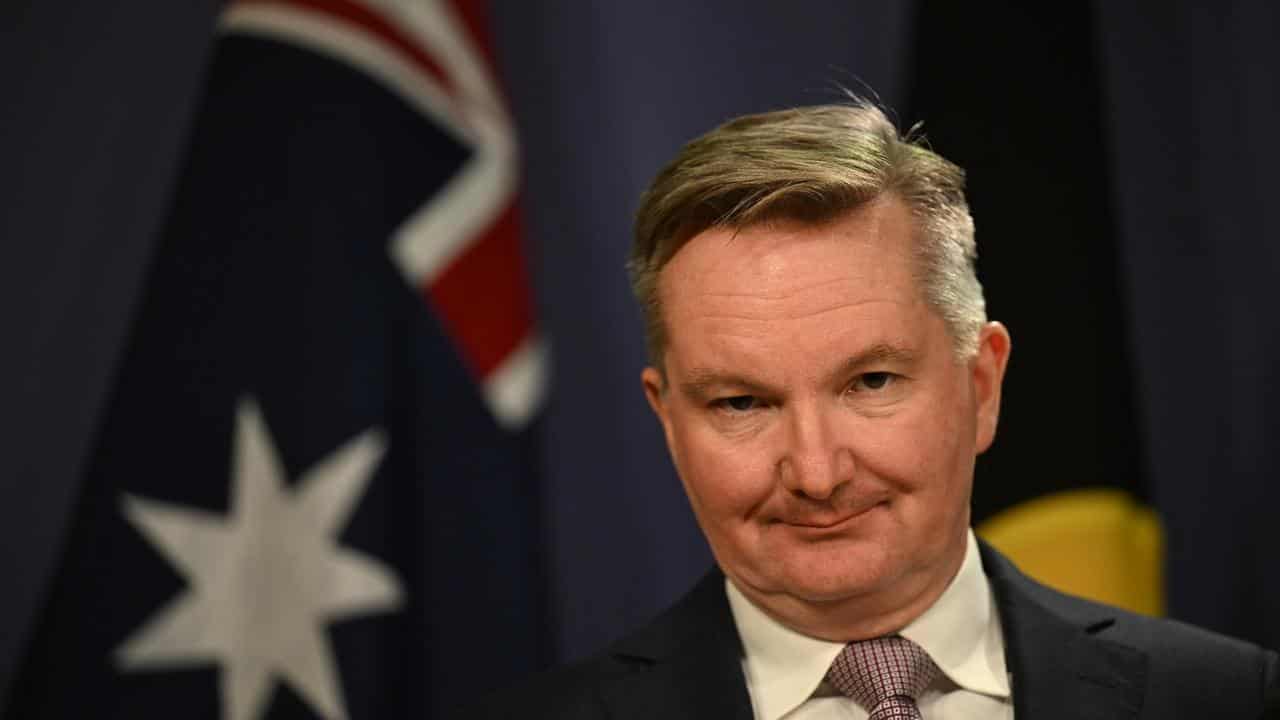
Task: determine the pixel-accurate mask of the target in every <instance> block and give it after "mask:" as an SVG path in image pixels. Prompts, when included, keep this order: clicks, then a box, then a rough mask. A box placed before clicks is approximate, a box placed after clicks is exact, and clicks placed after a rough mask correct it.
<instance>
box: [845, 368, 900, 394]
mask: <svg viewBox="0 0 1280 720" xmlns="http://www.w3.org/2000/svg"><path fill="white" fill-rule="evenodd" d="M897 380H898V376H897V375H895V374H893V373H891V372H869V373H863V374H861V375H859V376H858V379H857V380H855V381H854V383H853V391H854V392H861V391H866V390H870V391H872V392H877V391H880V390H884V389H885V388H887V387H889V386H890V385H892V384H893V383H894V382H896V381H897Z"/></svg>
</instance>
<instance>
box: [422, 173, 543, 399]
mask: <svg viewBox="0 0 1280 720" xmlns="http://www.w3.org/2000/svg"><path fill="white" fill-rule="evenodd" d="M522 235H523V221H522V219H521V217H520V211H519V207H518V204H517V203H516V202H515V200H514V198H513V199H512V202H511V203H510V204H509V205H508V206H507V207H506V209H505V210H503V212H502V214H501V215H499V216H498V218H497V219H496V220H495V221H494V222H493V224H491V225H490V226H489V227H488V228H486V229H485V231H484V232H483V233H481V234H480V235H479V236H478V237H476V239H475V241H474V242H472V243H471V244H469V245H468V246H467V248H466V250H464V251H463V252H462V254H461V255H459V256H458V257H457V258H455V259H454V261H453V262H452V263H451V264H450V265H449V266H448V267H447V268H446V269H445V271H444V272H443V273H441V274H440V275H439V276H438V277H437V279H436V282H435V284H434V285H432V286H431V287H429V288H426V294H427V297H428V298H429V299H430V301H431V303H432V305H434V306H435V308H436V311H437V313H439V315H440V316H441V318H442V320H443V321H444V324H445V326H446V329H447V330H448V331H449V334H450V335H451V336H452V337H453V339H454V341H455V342H456V343H458V344H459V345H460V346H461V347H462V351H463V357H465V358H466V360H467V362H468V364H469V365H470V366H471V369H472V371H473V372H475V374H476V377H477V378H482V379H483V378H486V377H488V375H489V373H491V372H493V370H494V369H495V368H497V367H498V366H499V365H501V364H502V361H503V360H505V359H506V357H507V356H508V355H509V354H511V352H512V351H514V350H515V349H516V348H517V347H519V345H520V342H521V341H522V340H524V339H525V337H526V336H527V335H529V334H530V333H531V332H532V330H533V313H532V312H530V308H529V297H530V293H529V282H528V280H527V279H526V277H525V272H524V268H525V263H524V251H523V249H522V248H521V246H520V238H521V236H522Z"/></svg>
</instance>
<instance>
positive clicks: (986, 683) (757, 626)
mask: <svg viewBox="0 0 1280 720" xmlns="http://www.w3.org/2000/svg"><path fill="white" fill-rule="evenodd" d="M725 590H726V592H727V593H728V595H729V607H730V609H731V610H732V611H733V620H734V622H735V623H736V624H737V626H738V634H739V636H741V638H742V645H743V658H742V670H743V673H744V674H745V675H746V679H747V692H748V693H749V694H750V696H751V706H752V707H753V708H754V709H755V717H756V720H784V719H785V720H866V717H867V711H866V710H865V709H863V708H862V707H860V706H859V705H858V704H857V703H855V702H854V701H853V700H850V699H849V698H846V697H844V696H843V695H840V694H839V693H837V692H835V691H834V690H833V689H832V688H831V687H830V686H829V685H828V684H827V683H826V682H825V681H824V680H823V677H824V676H825V675H826V673H827V668H829V667H830V666H831V661H832V660H834V659H835V657H836V655H837V654H839V653H840V650H841V649H843V648H844V645H842V644H840V643H833V642H827V641H825V640H818V639H816V638H812V637H809V636H807V635H801V634H800V633H798V632H796V631H794V630H791V629H790V628H788V627H786V626H784V625H782V624H780V623H779V622H777V621H776V620H774V619H773V618H771V617H769V616H768V615H767V614H765V612H764V611H763V610H761V609H760V608H758V607H756V606H755V605H754V604H752V603H751V601H750V600H748V599H747V598H746V596H745V595H743V594H742V592H741V591H739V590H738V588H737V587H735V586H734V584H733V582H731V581H729V580H728V579H726V580H725ZM899 634H900V635H902V636H903V637H905V638H907V639H909V640H911V641H913V642H915V643H916V644H917V645H919V646H920V647H922V648H924V650H925V652H927V653H929V657H931V658H933V661H934V662H935V663H937V665H938V667H939V668H940V669H941V670H942V672H943V674H944V675H945V677H943V678H940V679H938V680H936V681H935V682H934V683H933V684H932V685H930V686H929V687H928V688H927V689H926V690H925V691H924V693H923V694H922V695H921V696H920V699H919V703H918V704H919V707H920V714H921V715H923V716H924V718H925V720H978V719H979V718H981V720H1010V719H1011V718H1012V717H1013V698H1012V696H1011V695H1010V692H1009V676H1008V673H1007V672H1006V670H1005V665H1004V635H1003V634H1002V633H1001V630H1000V618H999V617H998V616H997V613H996V606H995V600H994V598H993V597H992V595H991V587H990V585H988V583H987V576H986V574H985V573H984V572H983V570H982V558H981V557H979V555H978V543H977V540H976V539H975V538H974V536H973V531H972V530H970V531H969V540H968V547H967V549H966V550H965V556H964V562H963V563H962V564H961V566H960V571H959V572H958V573H956V576H955V577H954V578H953V579H952V580H951V584H950V585H948V586H947V589H946V590H945V591H943V593H942V595H941V596H940V597H939V598H938V601H937V602H935V603H934V604H933V605H932V606H931V607H930V608H929V609H928V610H926V611H925V612H924V614H922V615H921V616H920V617H918V618H916V619H915V620H913V621H912V622H911V624H910V625H907V626H906V627H905V628H903V629H902V630H901V631H900V633H899Z"/></svg>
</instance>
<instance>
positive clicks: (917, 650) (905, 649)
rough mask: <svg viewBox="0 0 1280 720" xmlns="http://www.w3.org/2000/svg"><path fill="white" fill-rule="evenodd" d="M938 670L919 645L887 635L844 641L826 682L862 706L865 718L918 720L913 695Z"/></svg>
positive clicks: (933, 677)
mask: <svg viewBox="0 0 1280 720" xmlns="http://www.w3.org/2000/svg"><path fill="white" fill-rule="evenodd" d="M941 674H942V671H941V670H939V669H938V666H937V665H935V664H934V662H933V660H932V659H931V658H930V657H929V654H928V653H926V652H925V651H924V650H923V649H921V647H920V646H919V645H916V644H915V643H913V642H911V641H910V640H908V639H906V638H904V637H902V636H900V635H889V636H886V637H879V638H874V639H871V640H863V641H861V642H855V643H849V644H848V645H845V647H844V650H841V651H840V654H839V655H837V656H836V659H835V660H834V661H833V662H832V663H831V669H830V670H827V682H829V683H831V685H832V687H834V688H835V689H836V690H839V691H840V692H841V693H843V694H844V695H847V696H848V697H850V698H853V700H854V701H855V702H857V703H858V704H859V705H861V706H862V707H864V708H866V710H867V712H868V713H870V715H869V716H868V720H898V719H900V718H901V719H904V720H921V717H920V709H919V708H917V707H916V698H918V697H919V696H920V693H921V692H923V691H924V689H925V688H926V687H928V686H929V683H931V682H933V681H934V679H935V678H937V677H938V676H939V675H941Z"/></svg>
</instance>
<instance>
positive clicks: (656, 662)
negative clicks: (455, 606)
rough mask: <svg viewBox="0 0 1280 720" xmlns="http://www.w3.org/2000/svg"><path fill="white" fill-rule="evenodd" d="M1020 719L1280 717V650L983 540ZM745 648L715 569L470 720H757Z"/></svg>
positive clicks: (468, 714)
mask: <svg viewBox="0 0 1280 720" xmlns="http://www.w3.org/2000/svg"><path fill="white" fill-rule="evenodd" d="M982 562H983V566H984V568H985V570H986V573H987V577H988V579H989V580H990V581H991V586H992V590H993V592H994V594H995V598H996V603H997V606H998V607H999V611H1000V621H1001V624H1002V628H1003V630H1004V642H1005V656H1006V663H1007V667H1008V669H1009V672H1010V675H1011V680H1012V686H1013V702H1014V716H1015V717H1016V718H1018V720H1103V719H1105V720H1121V719H1132V720H1138V719H1142V720H1167V719H1169V718H1195V719H1196V720H1210V719H1212V720H1219V719H1226V720H1234V719H1236V718H1240V719H1247V720H1258V719H1259V718H1266V719H1267V720H1271V718H1278V719H1280V657H1278V656H1277V655H1276V653H1274V652H1270V651H1266V650H1263V649H1261V648H1258V647H1257V646H1254V645H1251V644H1248V643H1245V642H1241V641H1239V640H1233V639H1231V638H1227V637H1224V636H1221V635H1216V634H1214V633H1210V632H1208V631H1205V630H1201V629H1198V628H1195V627H1191V626H1189V625H1185V624H1182V623H1178V622H1174V621H1170V620H1161V619H1155V618H1148V617H1144V616H1141V615H1136V614H1134V613H1130V612H1127V611H1124V610H1119V609H1116V608H1113V607H1108V606H1106V605H1101V604H1098V603H1094V602H1090V601H1087V600H1083V599H1080V598H1076V597H1072V596H1069V595H1064V594H1063V593H1060V592H1057V591H1054V590H1051V589H1049V588H1047V587H1044V586H1043V585H1040V584H1039V583H1036V582H1035V581H1033V580H1031V579H1030V578H1028V577H1027V576H1025V575H1023V574H1022V573H1021V572H1019V571H1018V569H1017V568H1015V567H1014V566H1013V564H1012V563H1010V562H1009V561H1008V560H1007V559H1005V558H1004V557H1003V556H1002V555H1000V554H999V553H997V552H996V551H995V550H993V549H991V548H990V547H988V546H985V545H983V546H982ZM741 656H742V643H741V641H740V639H739V638H738V631H737V627H736V626H735V625H734V622H733V617H732V615H731V613H730V611H729V604H728V600H727V598H726V597H725V593H724V576H723V575H722V574H721V573H720V572H719V571H712V572H710V573H708V574H707V575H706V576H705V577H704V578H703V579H702V580H701V581H700V582H699V583H698V584H697V585H696V586H695V587H694V588H693V590H692V591H690V592H689V594H688V595H686V596H685V597H684V598H683V599H681V600H680V601H679V602H678V603H676V604H675V605H674V606H672V607H671V608H670V609H668V610H667V611H666V612H664V613H663V614H662V615H660V616H659V617H658V618H657V619H656V620H655V621H653V622H652V623H650V624H649V625H648V626H646V627H644V628H643V629H641V630H640V631H638V632H636V633H634V634H632V635H631V636H629V637H627V638H626V639H624V640H622V641H621V642H618V643H617V644H615V645H614V646H613V647H611V648H610V649H608V650H607V651H606V652H604V653H602V654H600V655H598V656H596V657H593V658H590V659H588V660H586V661H583V662H581V663H578V664H576V665H572V666H568V667H565V668H561V669H557V670H552V671H550V672H548V673H545V674H543V675H541V676H538V677H535V678H534V679H533V680H531V681H529V682H527V683H526V684H525V685H524V686H523V687H520V688H516V689H514V690H512V691H509V692H507V693H504V694H502V695H500V696H497V697H495V698H490V699H489V701H488V702H487V703H486V704H485V705H484V706H483V707H481V708H477V709H473V710H471V711H469V712H466V713H463V714H462V715H461V716H460V717H464V718H471V717H478V718H521V719H526V718H527V719H530V720H532V719H534V718H547V719H548V720H550V719H551V718H555V719H556V720H596V719H601V720H603V719H604V718H609V719H610V720H654V719H657V718H661V719H662V720H682V719H685V718H688V719H689V720H693V719H694V718H697V719H699V720H707V719H710V718H725V719H726V720H751V718H752V717H753V716H752V712H751V701H750V699H749V697H748V695H747V687H746V681H745V680H744V677H743V674H742V667H741Z"/></svg>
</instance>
